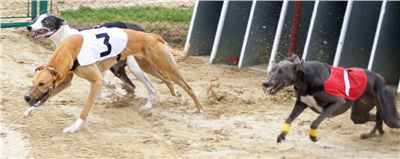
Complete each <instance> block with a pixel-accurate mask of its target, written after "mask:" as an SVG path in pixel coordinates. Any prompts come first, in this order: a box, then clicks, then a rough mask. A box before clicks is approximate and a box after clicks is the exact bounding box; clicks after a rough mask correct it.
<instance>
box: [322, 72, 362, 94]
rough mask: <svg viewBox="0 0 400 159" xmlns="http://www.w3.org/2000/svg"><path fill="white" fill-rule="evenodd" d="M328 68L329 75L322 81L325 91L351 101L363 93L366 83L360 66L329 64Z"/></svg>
mask: <svg viewBox="0 0 400 159" xmlns="http://www.w3.org/2000/svg"><path fill="white" fill-rule="evenodd" d="M330 70H331V75H330V76H329V78H328V79H327V80H326V81H325V82H324V91H325V92H326V93H328V94H331V95H335V96H341V97H345V98H346V99H349V100H353V101H354V100H356V99H357V98H359V97H360V96H361V95H362V94H363V92H364V89H365V86H366V85H367V75H366V74H365V71H364V70H363V69H362V68H355V67H353V68H343V67H333V66H331V67H330Z"/></svg>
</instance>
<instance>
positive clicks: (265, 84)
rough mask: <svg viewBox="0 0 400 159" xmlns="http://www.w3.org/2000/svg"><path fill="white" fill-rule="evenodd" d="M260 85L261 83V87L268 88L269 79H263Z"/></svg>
mask: <svg viewBox="0 0 400 159" xmlns="http://www.w3.org/2000/svg"><path fill="white" fill-rule="evenodd" d="M262 85H263V87H265V88H268V87H270V86H271V82H270V81H269V80H265V81H263V83H262Z"/></svg>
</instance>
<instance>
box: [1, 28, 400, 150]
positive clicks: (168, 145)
mask: <svg viewBox="0 0 400 159" xmlns="http://www.w3.org/2000/svg"><path fill="white" fill-rule="evenodd" d="M0 38H1V47H2V48H1V54H0V56H1V58H0V59H1V70H0V71H1V89H0V93H1V103H0V104H1V123H2V125H3V126H2V129H1V131H0V140H1V141H2V144H1V145H2V147H1V148H2V149H1V152H2V153H1V154H2V156H1V157H2V158H3V157H4V158H9V157H10V158H12V157H29V158H78V157H85V158H98V157H102V158H110V157H112V158H122V157H125V158H177V157H184V158H284V157H285V158H286V157H299V158H321V157H323V158H325V157H326V158H344V157H345V158H350V157H352V158H353V157H357V158H400V130H395V129H389V128H388V127H387V126H386V125H385V126H384V130H385V132H386V133H385V134H384V135H383V136H379V137H375V138H371V139H367V140H361V139H360V138H359V135H360V134H361V133H365V132H368V131H369V130H370V129H371V128H372V126H373V123H368V124H364V125H355V124H353V123H352V122H351V120H350V118H349V112H346V113H345V114H343V115H341V116H338V117H335V118H332V119H327V120H325V121H324V122H323V123H322V124H321V126H320V128H319V142H317V143H312V142H311V141H310V140H309V137H308V128H309V125H310V123H311V121H312V120H313V119H315V118H316V117H317V116H318V115H317V114H315V113H313V112H312V111H310V110H306V111H305V112H304V113H303V114H301V115H300V117H299V118H297V119H296V120H295V122H294V123H293V125H292V127H291V130H290V133H289V135H288V136H287V140H286V141H285V142H284V143H281V144H277V143H276V137H277V135H278V134H279V133H280V129H281V126H282V124H283V122H284V120H285V119H286V117H287V115H289V113H290V111H291V109H292V107H293V104H294V97H293V93H292V90H291V88H288V89H285V90H283V91H281V92H280V93H279V94H278V95H277V96H273V97H270V96H266V95H264V93H263V91H262V88H261V81H262V80H263V79H264V77H265V75H266V74H265V73H264V72H260V71H254V70H251V69H240V70H239V69H237V68H234V67H230V66H226V65H218V64H217V65H210V64H208V62H207V59H205V58H199V57H189V58H187V59H186V60H185V61H183V62H178V65H179V67H180V70H181V73H182V74H183V76H184V77H185V79H186V80H187V81H188V83H189V84H190V85H191V86H192V87H193V89H194V90H195V92H196V94H198V96H199V98H200V100H201V101H202V102H203V103H204V106H205V108H206V112H205V113H204V114H198V113H196V112H195V111H196V109H195V106H194V103H193V102H192V100H190V98H189V96H188V95H186V94H184V93H183V90H182V89H180V88H178V87H177V86H176V88H177V90H179V91H180V92H181V93H182V99H181V100H180V101H179V100H177V99H176V98H174V97H172V96H171V95H170V94H169V92H168V89H167V87H166V86H165V85H164V84H162V83H161V82H160V80H158V79H155V78H153V77H151V81H152V82H153V84H154V85H155V87H156V88H157V98H156V103H155V104H154V108H153V109H151V110H149V111H142V110H140V106H142V105H144V104H145V101H146V91H145V88H144V87H143V85H142V84H141V83H139V82H138V81H137V80H135V79H134V77H133V76H132V75H131V74H130V73H129V76H130V77H131V79H133V82H134V83H135V84H136V86H137V89H136V90H135V93H134V94H133V95H132V94H131V95H126V92H125V91H124V90H123V89H121V82H120V81H119V80H118V79H117V78H116V77H114V76H113V75H112V74H111V73H110V72H107V73H106V75H105V81H106V82H107V83H108V85H113V86H115V87H105V88H104V89H103V90H104V91H105V92H111V93H113V94H114V95H113V97H111V98H102V99H98V100H97V101H96V103H95V106H94V107H93V109H92V111H91V115H90V116H89V121H88V122H86V124H85V125H84V126H83V127H82V128H81V130H80V131H79V132H78V133H74V134H64V133H62V130H63V128H65V127H68V126H69V125H70V124H72V123H73V122H74V121H75V120H76V117H77V116H78V115H79V112H80V109H81V106H82V105H83V103H84V102H85V100H86V98H87V95H88V92H89V83H88V82H86V81H85V80H83V79H81V78H79V77H75V78H74V80H73V82H72V86H71V87H70V88H68V89H67V90H65V91H64V92H62V93H60V94H59V95H57V96H56V97H54V98H52V99H50V100H49V101H47V102H46V103H45V104H44V105H42V106H41V108H40V111H38V112H35V114H34V115H33V117H30V118H27V119H25V118H23V117H22V113H23V112H24V111H25V110H26V109H27V108H28V106H27V104H26V103H25V102H24V100H23V96H24V94H25V93H26V91H27V90H28V88H29V86H30V85H31V78H32V76H33V74H34V69H35V68H36V67H37V66H40V65H42V64H45V63H46V62H47V60H48V58H49V57H50V55H51V53H52V50H51V49H48V48H49V47H43V46H42V45H41V43H38V42H34V40H32V39H30V38H29V37H28V36H26V33H25V32H24V29H23V28H20V29H14V28H12V29H1V36H0Z"/></svg>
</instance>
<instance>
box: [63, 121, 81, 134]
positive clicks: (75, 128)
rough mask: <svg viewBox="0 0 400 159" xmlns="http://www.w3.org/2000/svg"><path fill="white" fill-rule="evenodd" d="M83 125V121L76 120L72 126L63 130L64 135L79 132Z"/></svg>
mask: <svg viewBox="0 0 400 159" xmlns="http://www.w3.org/2000/svg"><path fill="white" fill-rule="evenodd" d="M82 125H83V120H82V119H80V118H79V119H78V120H76V121H75V123H74V124H72V125H71V126H70V127H67V128H65V129H64V130H63V132H64V133H74V132H77V131H78V130H79V128H81V126H82Z"/></svg>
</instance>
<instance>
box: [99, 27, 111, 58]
mask: <svg viewBox="0 0 400 159" xmlns="http://www.w3.org/2000/svg"><path fill="white" fill-rule="evenodd" d="M96 38H97V39H100V38H104V41H103V44H104V45H106V46H107V50H106V51H104V52H101V53H100V57H104V56H107V55H110V53H111V44H110V36H109V35H108V34H107V33H100V34H96Z"/></svg>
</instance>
